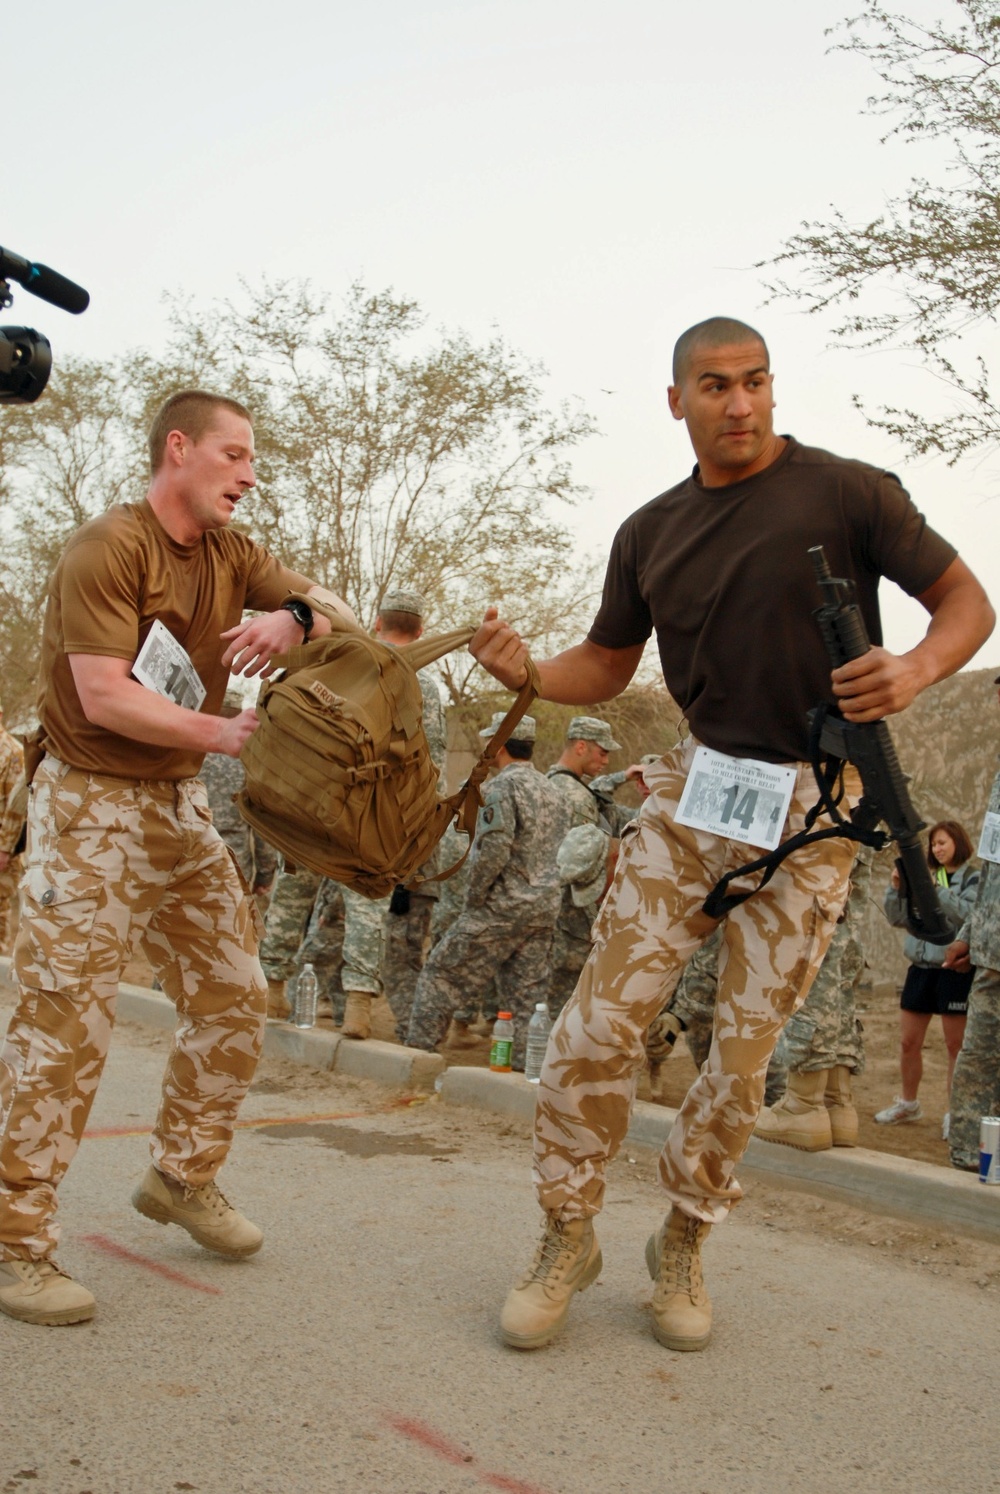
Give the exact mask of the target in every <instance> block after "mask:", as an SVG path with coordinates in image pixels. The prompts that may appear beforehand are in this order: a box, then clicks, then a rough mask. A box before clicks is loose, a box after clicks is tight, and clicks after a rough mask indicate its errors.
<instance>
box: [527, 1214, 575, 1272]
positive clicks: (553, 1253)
mask: <svg viewBox="0 0 1000 1494" xmlns="http://www.w3.org/2000/svg"><path fill="white" fill-rule="evenodd" d="M575 1253H576V1251H575V1247H574V1245H573V1243H572V1241H570V1240H567V1239H566V1237H565V1235H564V1234H563V1227H562V1225H561V1224H560V1223H559V1222H558V1220H553V1221H552V1222H550V1223H548V1224H546V1226H545V1229H544V1231H543V1233H542V1238H541V1240H539V1242H538V1249H537V1250H536V1251H535V1258H534V1260H533V1261H532V1263H531V1265H530V1266H529V1267H528V1269H527V1271H526V1273H525V1276H524V1280H523V1282H522V1285H524V1286H527V1285H528V1284H529V1282H532V1281H547V1280H549V1279H550V1278H551V1277H553V1276H555V1275H557V1274H558V1272H559V1270H560V1267H562V1269H563V1270H565V1268H566V1267H567V1266H568V1265H569V1264H570V1262H571V1261H572V1259H573V1256H574V1254H575Z"/></svg>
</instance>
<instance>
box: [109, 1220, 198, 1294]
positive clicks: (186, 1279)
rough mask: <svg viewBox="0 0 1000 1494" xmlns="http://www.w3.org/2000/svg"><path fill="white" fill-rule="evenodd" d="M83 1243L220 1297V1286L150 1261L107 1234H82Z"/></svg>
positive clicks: (168, 1278)
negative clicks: (211, 1284) (210, 1284)
mask: <svg viewBox="0 0 1000 1494" xmlns="http://www.w3.org/2000/svg"><path fill="white" fill-rule="evenodd" d="M83 1241H84V1244H85V1245H93V1247H94V1249H95V1250H100V1251H101V1252H102V1253H103V1254H104V1255H111V1256H114V1258H115V1260H118V1261H126V1262H127V1263H128V1264H129V1265H130V1266H141V1267H142V1269H143V1270H144V1271H152V1272H153V1273H154V1275H156V1276H162V1277H164V1279H165V1280H166V1281H173V1282H176V1284H177V1285H178V1286H185V1287H190V1288H191V1290H192V1291H193V1292H206V1293H207V1294H208V1296H210V1297H221V1296H222V1295H223V1292H222V1288H221V1287H215V1286H208V1285H207V1284H206V1283H205V1282H204V1281H195V1280H194V1278H193V1277H192V1276H184V1275H183V1274H182V1273H181V1272H180V1271H175V1270H174V1269H173V1267H172V1266H164V1265H163V1264H162V1262H161V1261H151V1260H149V1258H148V1257H147V1256H145V1255H136V1253H135V1251H134V1250H128V1249H127V1248H126V1247H125V1246H124V1245H118V1244H116V1242H115V1241H114V1240H109V1239H108V1237H107V1235H84V1237H83Z"/></svg>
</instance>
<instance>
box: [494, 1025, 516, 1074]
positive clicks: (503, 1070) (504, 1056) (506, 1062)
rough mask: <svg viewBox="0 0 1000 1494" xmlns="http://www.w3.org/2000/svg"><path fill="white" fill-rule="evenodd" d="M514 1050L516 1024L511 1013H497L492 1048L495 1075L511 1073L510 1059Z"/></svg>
mask: <svg viewBox="0 0 1000 1494" xmlns="http://www.w3.org/2000/svg"><path fill="white" fill-rule="evenodd" d="M513 1050H514V1024H513V1022H512V1021H511V1019H510V1012H497V1019H496V1021H495V1022H494V1023H493V1044H492V1046H491V1048H490V1068H491V1069H492V1070H493V1072H494V1074H509V1073H510V1071H511V1070H510V1058H511V1053H512V1052H513Z"/></svg>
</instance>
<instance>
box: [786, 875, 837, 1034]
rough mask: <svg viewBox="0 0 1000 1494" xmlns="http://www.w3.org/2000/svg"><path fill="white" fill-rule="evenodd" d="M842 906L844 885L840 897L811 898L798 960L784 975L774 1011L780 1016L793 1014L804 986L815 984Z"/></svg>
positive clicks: (801, 997) (800, 999)
mask: <svg viewBox="0 0 1000 1494" xmlns="http://www.w3.org/2000/svg"><path fill="white" fill-rule="evenodd" d="M846 902H847V887H846V885H845V888H844V895H843V897H840V898H837V897H830V896H828V895H825V894H824V895H817V896H815V897H814V898H813V900H812V905H811V906H810V907H809V908H808V909H807V910H806V913H805V917H804V920H803V924H804V927H803V930H802V937H801V942H800V945H799V957H798V959H797V960H796V962H795V964H794V965H793V966H792V969H791V970H790V971H789V973H788V980H787V985H786V989H785V994H784V999H783V1000H782V1001H781V1003H780V1005H779V1008H778V1009H779V1011H781V1012H782V1014H783V1015H786V1016H787V1015H788V1014H789V1013H790V1012H793V1011H795V1009H796V1007H798V1006H799V1004H800V1003H801V1001H802V1000H803V999H804V998H803V996H802V991H803V988H804V987H805V986H806V984H807V983H808V984H809V985H810V986H811V985H812V982H813V980H815V978H816V975H817V974H818V972H819V967H820V965H821V964H822V963H823V956H824V955H825V954H826V951H827V950H828V949H829V947H830V940H831V939H832V938H833V934H834V930H835V929H836V927H837V923H838V921H839V919H840V915H841V914H842V913H843V911H844V907H845V904H846Z"/></svg>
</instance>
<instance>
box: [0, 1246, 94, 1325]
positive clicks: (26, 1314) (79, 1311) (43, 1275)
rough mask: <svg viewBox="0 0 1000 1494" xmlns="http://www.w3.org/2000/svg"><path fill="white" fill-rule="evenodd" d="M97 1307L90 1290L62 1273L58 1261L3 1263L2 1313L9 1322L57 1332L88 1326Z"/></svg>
mask: <svg viewBox="0 0 1000 1494" xmlns="http://www.w3.org/2000/svg"><path fill="white" fill-rule="evenodd" d="M94 1307H95V1303H94V1299H93V1296H92V1295H91V1293H90V1292H88V1291H87V1288H86V1287H85V1286H81V1285H80V1283H79V1282H78V1281H74V1280H73V1278H72V1276H69V1275H67V1273H66V1272H65V1271H62V1270H60V1268H59V1267H58V1266H57V1265H56V1263H55V1261H52V1260H42V1261H21V1260H15V1261H0V1312H5V1313H6V1314H7V1316H8V1317H9V1318H17V1319H18V1321H19V1322H21V1323H36V1324H38V1325H39V1326H41V1327H43V1328H57V1327H60V1326H61V1325H62V1324H64V1323H87V1322H89V1321H90V1319H91V1318H92V1317H93V1316H94Z"/></svg>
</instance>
